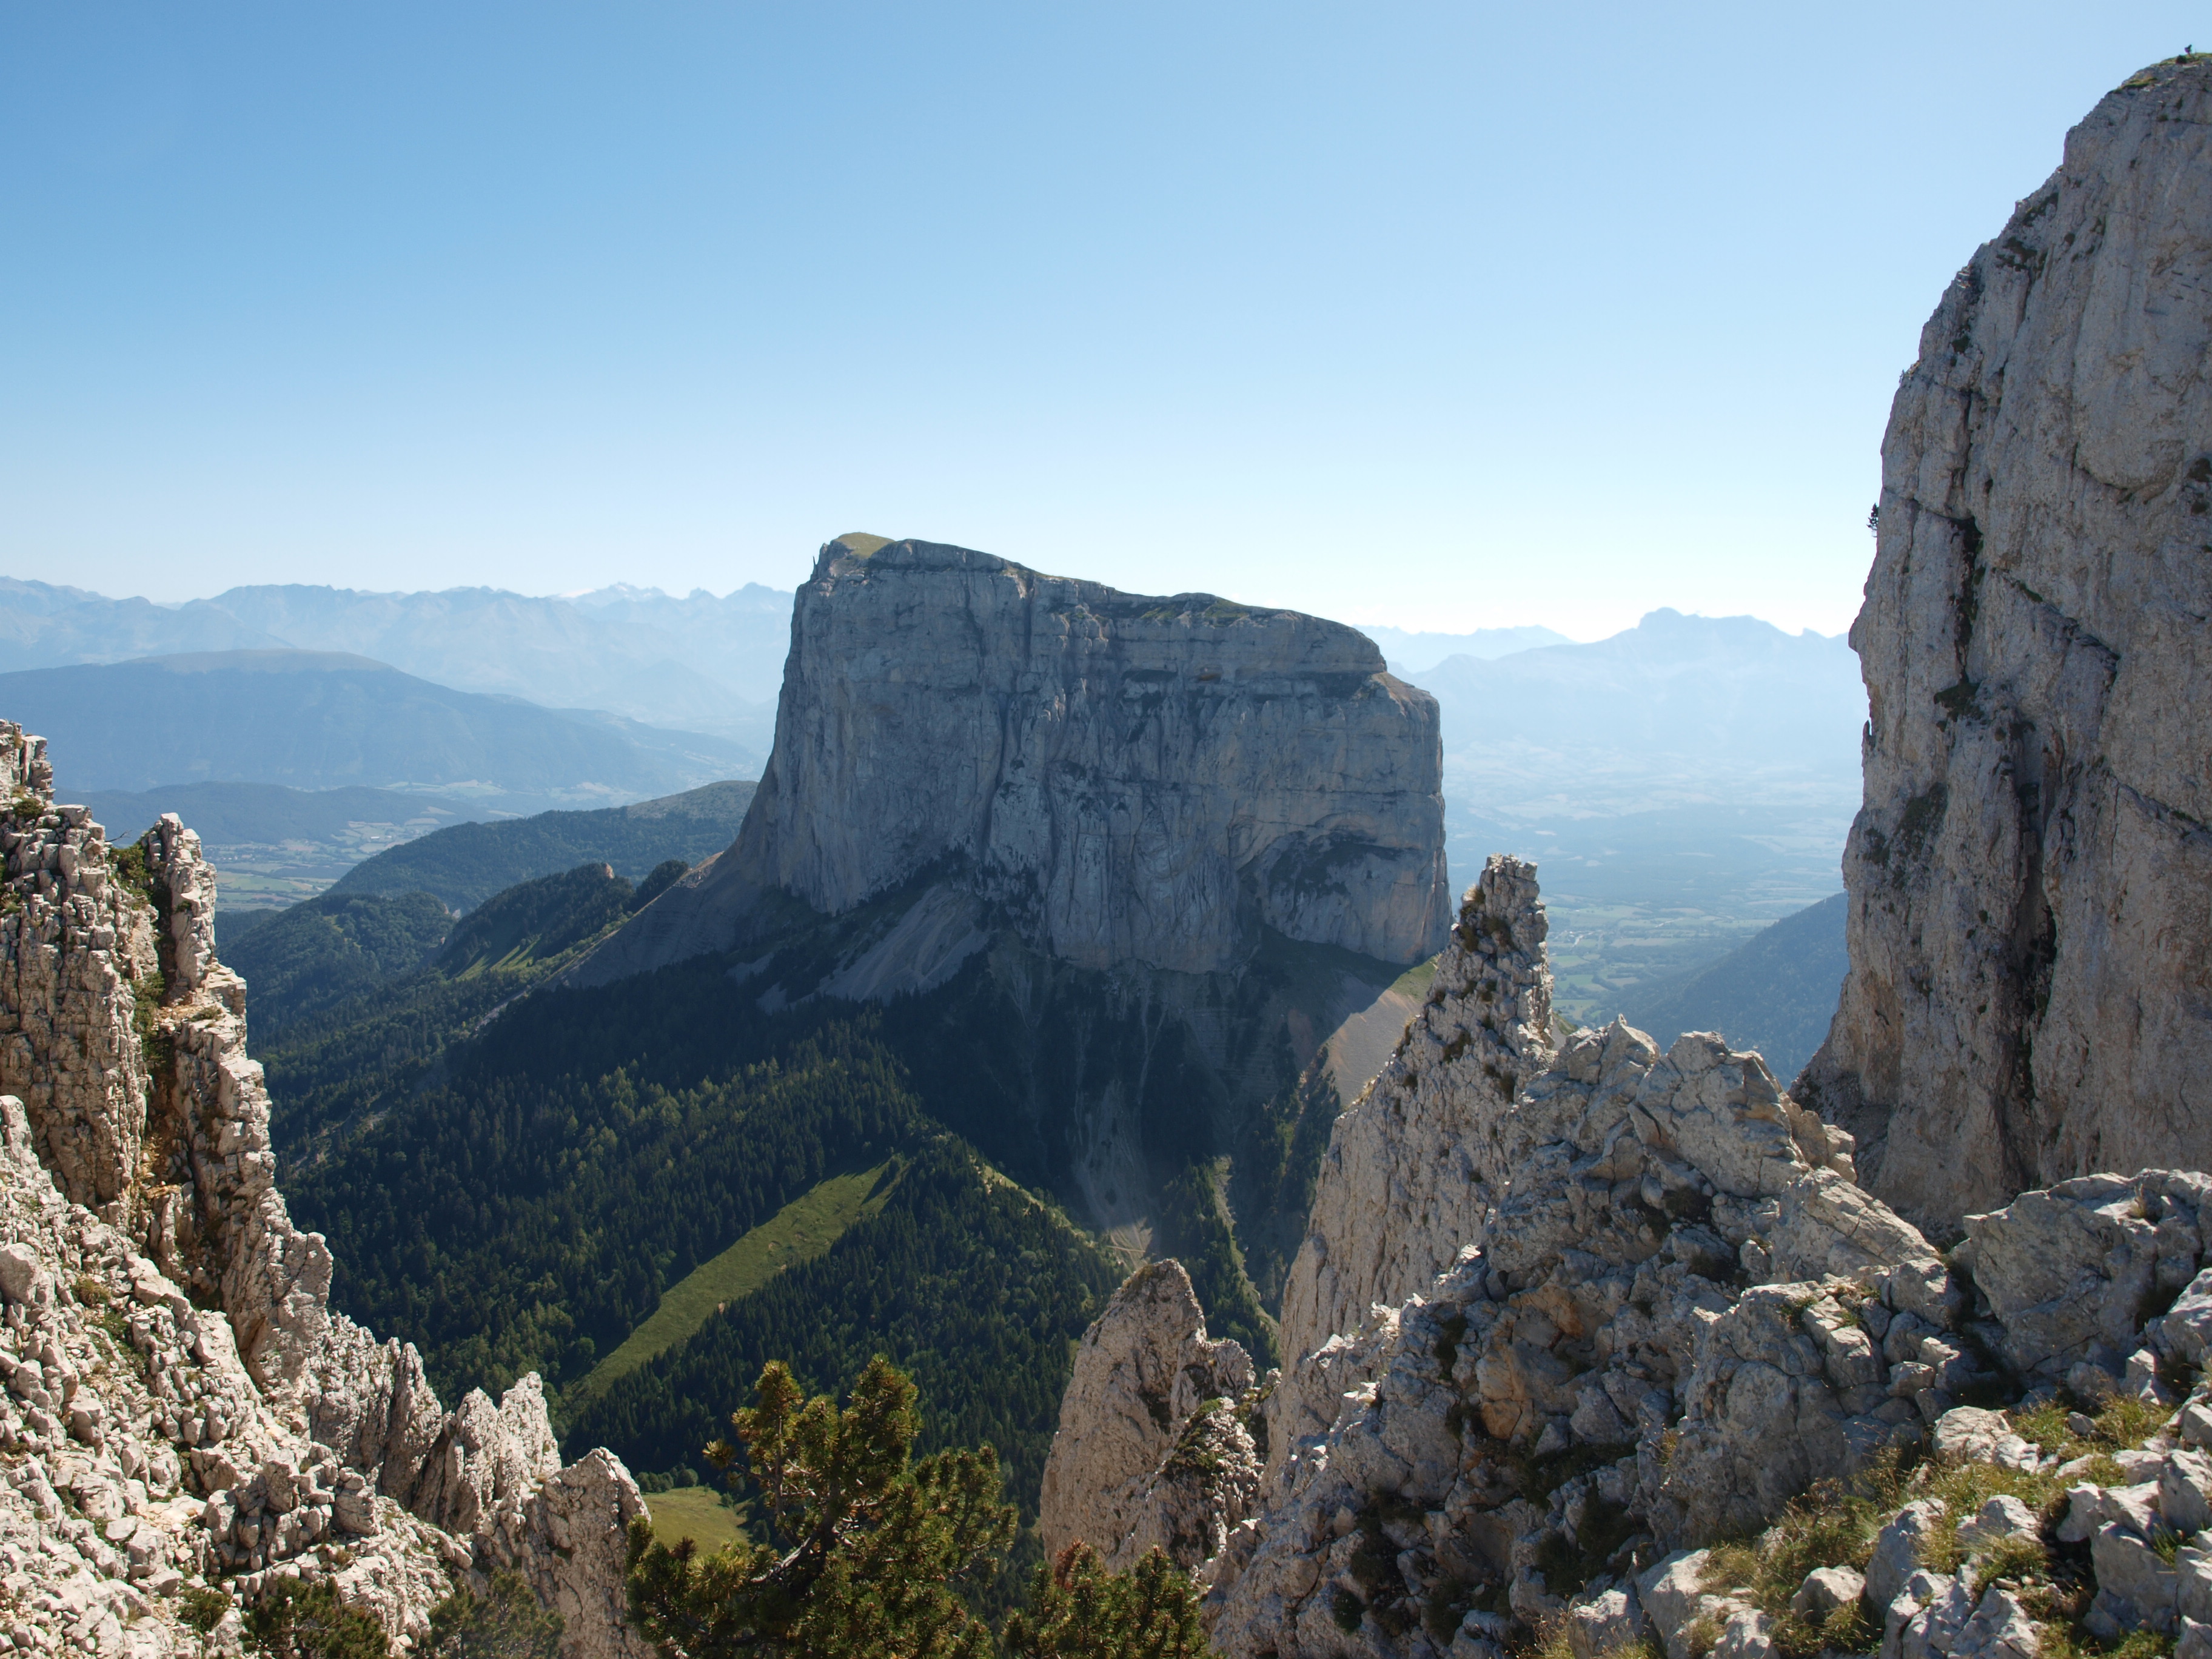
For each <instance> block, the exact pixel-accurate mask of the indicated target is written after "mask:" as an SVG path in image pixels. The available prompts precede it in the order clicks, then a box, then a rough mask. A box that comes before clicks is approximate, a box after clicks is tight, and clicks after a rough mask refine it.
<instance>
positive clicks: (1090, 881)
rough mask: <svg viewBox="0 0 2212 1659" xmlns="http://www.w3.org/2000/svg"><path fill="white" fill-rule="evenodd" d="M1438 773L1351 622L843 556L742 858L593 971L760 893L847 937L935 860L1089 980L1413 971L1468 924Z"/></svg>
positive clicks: (985, 560)
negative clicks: (1276, 964) (1452, 912)
mask: <svg viewBox="0 0 2212 1659" xmlns="http://www.w3.org/2000/svg"><path fill="white" fill-rule="evenodd" d="M1442 765H1443V761H1442V750H1441V747H1440V745H1439V741H1438V733H1437V706H1436V702H1435V700H1434V699H1432V698H1431V697H1430V696H1428V694H1427V693H1425V692H1424V691H1419V690H1415V689H1413V687H1410V686H1407V685H1404V684H1401V683H1399V682H1398V681H1397V680H1395V679H1393V678H1391V677H1390V676H1389V674H1388V673H1387V672H1386V671H1385V670H1384V666H1383V658H1382V656H1381V654H1380V653H1378V652H1377V651H1376V648H1375V647H1374V646H1373V644H1372V643H1371V642H1370V641H1368V640H1367V639H1366V638H1365V637H1364V635H1360V634H1358V633H1356V632H1355V631H1353V630H1352V629H1349V628H1346V627H1344V626H1342V625H1341V624H1340V623H1330V622H1324V621H1322V620H1320V619H1319V618H1317V617H1305V616H1301V615H1298V614H1297V613H1296V612H1294V611H1263V610H1255V609H1251V608H1248V607H1245V606H1243V605H1232V604H1231V603H1229V602H1228V601H1226V600H1222V599H1214V598H1212V596H1210V595H1206V594H1196V595H1193V594H1183V595H1179V596H1177V597H1176V598H1172V599H1152V598H1146V597H1142V596H1139V595H1134V594H1127V593H1120V592H1115V590H1113V589H1112V588H1109V587H1105V586H1101V585H1100V584H1098V583H1097V582H1085V581H1075V580H1068V579H1066V578H1063V577H1059V576H1047V575H1043V574H1040V573H1038V572H1036V571H1034V570H1030V569H1027V568H1024V567H1023V566H1021V565H1018V564H1014V563H1012V562H1010V561H1007V560H1005V559H1000V558H994V557H993V556H991V555H989V554H987V553H978V552H974V551H972V550H969V549H966V548H958V547H948V546H942V545H939V544H934V543H930V542H916V541H905V542H895V543H892V544H889V545H887V546H884V547H882V548H880V549H878V550H876V551H874V552H872V553H865V554H864V553H860V552H857V551H855V550H853V549H851V548H848V546H846V545H845V544H843V543H842V542H831V543H829V544H827V545H826V546H825V547H823V550H822V554H821V557H820V559H819V560H818V562H817V563H816V565H815V568H814V574H813V577H812V579H811V580H809V581H808V582H807V583H806V584H805V586H802V587H800V589H799V597H798V601H797V605H796V608H795V610H794V611H793V618H792V647H791V657H790V660H789V662H788V663H787V665H786V667H785V671H784V682H783V693H782V698H781V702H779V704H778V705H777V711H776V733H775V752H774V754H773V756H772V757H771V758H770V760H769V765H768V768H767V769H766V770H765V771H764V772H763V775H762V778H761V784H760V789H759V793H757V794H756V795H755V797H754V799H753V805H752V807H751V810H750V812H748V814H747V815H746V818H745V824H744V830H743V831H742V832H741V833H740V835H739V836H738V841H737V842H736V844H735V845H734V846H733V847H732V848H731V849H730V850H729V851H728V852H727V853H726V854H722V855H721V856H720V858H718V859H716V860H714V861H713V862H712V864H711V866H703V867H702V869H701V870H699V871H696V872H693V873H692V874H691V875H690V876H689V877H687V878H685V879H684V881H683V882H681V883H679V884H678V885H677V886H676V887H675V888H673V889H671V890H670V891H669V892H668V893H667V894H665V895H664V896H662V897H661V898H660V899H659V900H658V901H656V902H654V903H653V904H652V905H650V906H648V907H647V908H646V909H645V910H644V911H642V912H641V913H640V915H639V916H638V917H637V919H636V920H635V921H633V922H632V923H631V924H629V927H626V928H625V929H624V930H623V933H620V934H617V936H616V937H615V938H614V939H611V940H610V941H609V942H608V943H607V944H605V945H602V946H601V947H600V948H599V951H596V952H595V953H594V954H593V956H592V958H591V959H590V960H589V961H588V962H587V963H585V964H584V965H582V966H581V967H580V969H578V970H577V974H576V977H577V979H578V981H579V982H584V983H592V982H600V981H605V980H609V979H613V978H617V977H619V976H621V975H625V974H630V973H637V972H641V971H643V970H645V969H649V968H652V967H656V966H659V965H660V964H661V963H666V962H672V961H678V960H681V959H683V958H684V957H691V956H696V955H699V954H702V953H703V952H707V951H724V950H729V949H732V948H734V947H735V946H737V945H738V944H739V943H740V942H741V940H742V939H743V937H744V933H745V930H746V927H748V925H749V923H750V922H751V921H753V920H754V919H755V918H756V917H757V912H758V907H759V906H760V905H761V904H762V902H763V895H767V894H787V895H790V896H796V897H797V898H799V899H800V900H803V901H804V902H805V903H806V904H807V905H808V906H810V907H811V908H812V909H813V910H815V911H817V912H820V913H822V914H823V915H830V916H836V915H843V914H845V913H847V912H848V911H851V910H853V909H854V908H855V907H857V906H860V905H861V904H862V903H864V902H866V901H868V900H869V899H871V898H872V897H874V896H877V895H878V894H881V893H884V892H886V891H888V890H891V889H894V888H896V887H898V886H900V885H901V884H904V883H907V882H908V881H910V880H911V879H913V878H915V875H916V874H917V872H924V871H927V870H931V869H942V870H943V872H945V880H946V881H947V882H948V883H949V884H951V889H952V890H954V891H955V892H957V893H960V894H967V895H973V896H976V897H979V898H981V899H983V900H986V901H987V902H989V903H990V904H991V905H992V906H993V907H994V908H995V910H996V911H997V912H998V913H1000V914H1001V915H1006V916H1008V917H1011V918H1012V921H1013V922H1014V925H1015V926H1016V927H1018V930H1019V932H1020V933H1021V935H1022V937H1023V938H1024V939H1025V940H1027V941H1028V942H1029V943H1030V945H1034V946H1036V947H1037V948H1039V949H1041V950H1042V951H1045V952H1047V953H1048V955H1050V956H1051V957H1054V958H1056V959H1058V960H1060V961H1065V962H1068V963H1074V964H1076V965H1078V966H1081V967H1087V968H1096V969H1103V968H1113V967H1119V966H1123V965H1127V964H1132V963H1140V964H1144V965H1146V966H1148V967H1152V968H1157V969H1170V970H1175V971H1179V972H1190V973H1206V972H1212V971H1216V970H1218V969H1225V968H1228V967H1230V966H1231V965H1232V964H1233V963H1237V961H1239V960H1241V959H1242V957H1243V956H1244V955H1245V954H1247V953H1248V952H1249V949H1250V947H1251V945H1252V944H1253V942H1254V941H1255V939H1256V938H1257V937H1258V933H1257V930H1258V929H1260V928H1262V927H1264V928H1270V929H1273V931H1275V932H1276V933H1280V934H1282V935H1284V936H1285V937H1287V938H1289V939H1298V940H1305V941H1310V942H1312V943H1316V944H1324V945H1341V946H1344V947H1345V948H1346V949H1348V950H1352V951H1358V952H1359V953H1360V954H1362V955H1364V956H1369V957H1377V958H1380V959H1382V960H1384V961H1389V962H1399V963H1410V962H1416V961H1419V959H1421V958H1422V957H1425V956H1427V955H1429V954H1431V952H1433V951H1435V950H1436V949H1437V945H1439V944H1440V943H1441V941H1442V937H1443V930H1444V927H1445V925H1446V922H1447V921H1448V916H1449V894H1448V891H1447V890H1446V888H1445V885H1444V864H1443V795H1442V793H1440V791H1441V783H1442ZM974 922H975V918H974V916H973V915H972V914H965V913H963V912H962V911H961V908H960V907H959V906H957V905H953V904H949V903H941V904H939V905H937V906H936V907H934V908H932V909H930V910H929V911H928V912H927V915H925V916H923V917H922V918H921V920H920V921H916V923H915V929H914V931H915V938H914V939H910V940H908V941H906V943H905V945H904V946H903V947H902V954H903V955H904V956H906V957H910V958H912V959H913V964H912V965H911V966H910V967H909V968H908V969H907V970H906V973H907V978H908V980H913V979H916V978H917V977H918V979H919V980H921V981H927V980H928V979H929V978H930V977H931V975H932V974H933V972H935V971H937V970H938V969H945V970H946V971H949V969H950V967H951V966H956V965H957V962H958V961H959V960H961V959H962V957H963V954H965V953H972V951H975V950H976V949H980V948H981V945H982V934H981V931H980V930H978V929H977V928H976V927H975V925H974ZM902 988H916V987H915V984H913V983H908V982H907V981H906V980H902Z"/></svg>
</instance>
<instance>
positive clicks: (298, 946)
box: [226, 864, 666, 1157]
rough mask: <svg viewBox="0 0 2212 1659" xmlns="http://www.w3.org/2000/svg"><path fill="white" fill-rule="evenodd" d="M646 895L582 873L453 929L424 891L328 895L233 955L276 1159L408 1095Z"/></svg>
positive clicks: (532, 888) (515, 897)
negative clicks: (446, 1056)
mask: <svg viewBox="0 0 2212 1659" xmlns="http://www.w3.org/2000/svg"><path fill="white" fill-rule="evenodd" d="M663 873H664V876H665V874H666V872H663ZM650 881H651V878H648V885H650ZM645 890H646V889H644V888H636V887H633V886H632V885H631V884H630V883H629V882H628V881H626V880H624V879H623V878H622V877H620V876H617V875H614V874H612V873H611V872H609V871H608V869H607V867H606V866H605V865H603V864H587V865H582V866H579V867H577V868H576V869H574V870H571V871H569V872H567V873H565V874H562V875H558V876H545V877H541V878H539V879H538V880H536V881H527V882H522V883H520V884H517V885H515V886H513V887H511V888H509V889H507V891H505V892H503V893H501V894H498V895H496V896H494V897H493V898H492V899H490V900H489V902H486V903H484V904H483V905H481V906H479V907H478V908H477V909H475V910H473V911H471V913H470V914H469V915H468V916H467V917H466V918H465V919H464V920H463V921H460V922H459V924H454V923H453V921H452V919H451V918H450V917H448V916H447V914H446V910H445V907H444V906H443V905H442V904H441V903H440V902H438V900H437V899H435V897H433V896H431V895H429V894H428V893H410V894H400V895H398V896H374V895H362V894H352V893H328V894H325V895H324V896H322V897H321V898H319V899H312V900H309V901H308V902H306V903H304V904H295V905H294V906H292V907H291V908H289V909H288V910H283V911H280V912H279V913H277V914H276V915H275V916H274V917H272V918H270V920H268V921H264V922H263V923H262V924H261V925H260V926H258V927H255V928H254V929H253V930H252V932H251V933H247V934H246V936H245V937H244V938H242V939H239V940H238V941H237V943H236V944H234V945H230V946H228V947H227V948H226V955H227V957H228V959H229V960H230V961H232V962H233V963H234V964H235V965H236V966H237V967H238V969H239V971H240V973H241V974H243V975H245V976H246V986H247V989H248V992H249V1006H248V1009H247V1021H248V1025H249V1029H250V1039H249V1040H250V1043H251V1049H252V1054H253V1056H254V1058H255V1059H257V1060H259V1061H260V1062H261V1063H262V1066H263V1067H264V1069H265V1070H266V1072H267V1073H268V1079H269V1088H270V1094H271V1096H272V1097H273V1098H274V1100H275V1103H276V1115H275V1118H274V1121H273V1122H272V1124H271V1129H272V1132H273V1133H274V1135H275V1138H276V1146H277V1150H278V1152H279V1153H280V1154H281V1155H283V1156H285V1157H295V1156H297V1155H298V1154H299V1152H300V1150H301V1147H302V1146H304V1145H305V1144H307V1142H309V1141H310V1140H313V1139H316V1138H317V1137H319V1136H321V1135H323V1134H325V1132H327V1131H330V1130H331V1129H333V1128H336V1127H339V1126H342V1125H343V1124H346V1123H348V1122H350V1121H353V1120H354V1119H355V1118H356V1117H359V1116H361V1115H363V1114H365V1113H368V1112H370V1111H372V1110H374V1109H376V1108H377V1107H378V1106H379V1105H380V1103H383V1102H385V1101H386V1100H389V1099H392V1098H397V1097H404V1096H405V1095H407V1094H408V1093H409V1092H410V1091H412V1090H414V1089H415V1088H416V1086H417V1085H418V1084H419V1083H420V1082H421V1081H422V1079H423V1078H424V1077H426V1076H427V1075H428V1073H430V1071H431V1070H432V1069H433V1068H434V1067H435V1066H436V1065H437V1063H438V1061H439V1059H440V1056H441V1054H443V1052H444V1049H445V1047H446V1045H447V1043H448V1042H452V1041H453V1040H455V1039H456V1038H458V1037H459V1036H463V1035H465V1033H466V1032H467V1031H469V1030H471V1029H472V1028H474V1027H475V1026H476V1025H477V1024H479V1023H480V1022H481V1021H482V1020H483V1019H484V1018H486V1017H487V1016H489V1014H490V1013H491V1012H493V1011H494V1010H495V1009H497V1008H499V1007H500V1006H501V1005H503V1004H505V1003H507V1002H510V1001H512V1000H513V999H514V998H516V997H518V996H520V995H521V994H522V993H524V992H525V991H526V990H528V989H530V988H531V987H532V986H534V985H536V984H538V982H540V981H543V980H544V979H545V978H546V977H547V976H548V975H550V974H552V973H554V972H556V971H557V970H558V969H560V968H561V967H562V966H563V965H564V964H565V963H567V962H568V961H569V960H570V959H571V958H572V957H573V956H574V953H575V952H576V951H578V950H580V949H581V948H582V947H583V946H585V945H588V944H589V943H590V942H591V941H592V939H595V938H597V937H598V936H599V934H600V933H604V932H605V930H606V929H607V928H609V927H612V926H613V925H614V924H615V923H616V922H617V921H620V920H621V919H622V918H623V916H625V915H629V911H630V909H631V908H633V907H634V906H635V904H636V902H638V897H639V895H640V894H641V893H642V892H644V891H645ZM325 1150H327V1148H325Z"/></svg>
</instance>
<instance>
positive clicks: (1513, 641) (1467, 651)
mask: <svg viewBox="0 0 2212 1659" xmlns="http://www.w3.org/2000/svg"><path fill="white" fill-rule="evenodd" d="M1354 626H1356V627H1358V629H1359V631H1360V632H1361V633H1363V634H1364V635H1367V637H1368V638H1369V639H1370V640H1372V641H1375V643H1376V645H1377V646H1379V647H1382V651H1383V658H1384V659H1385V660H1387V661H1388V662H1389V665H1390V671H1391V672H1392V673H1394V674H1395V675H1396V676H1397V677H1398V678H1400V679H1401V680H1402V679H1407V678H1411V677H1413V675H1416V674H1420V673H1425V672H1426V671H1428V670H1429V669H1431V668H1434V667H1435V666H1436V665H1437V664H1438V663H1440V662H1443V660H1444V659H1446V658H1448V657H1479V658H1484V659H1487V658H1491V657H1503V656H1506V655H1509V654H1510V653H1513V652H1516V651H1533V650H1534V649H1535V648H1536V647H1539V646H1543V645H1572V644H1573V643H1574V641H1572V640H1571V639H1569V638H1568V637H1567V636H1566V635H1565V634H1561V633H1558V632H1556V631H1554V630H1553V629H1549V628H1537V627H1534V626H1530V627H1522V628H1478V629H1475V630H1474V632H1473V633H1472V634H1409V633H1407V631H1406V630H1405V629H1402V628H1371V627H1368V626H1365V625H1364V624H1358V623H1355V624H1354Z"/></svg>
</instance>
